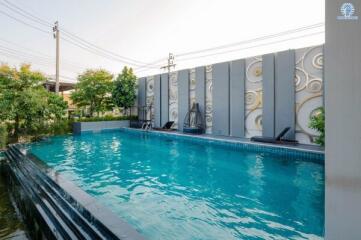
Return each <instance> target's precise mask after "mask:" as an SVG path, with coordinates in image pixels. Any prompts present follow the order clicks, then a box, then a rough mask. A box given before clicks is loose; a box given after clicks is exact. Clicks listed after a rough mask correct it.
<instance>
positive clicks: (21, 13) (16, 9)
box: [0, 0, 49, 27]
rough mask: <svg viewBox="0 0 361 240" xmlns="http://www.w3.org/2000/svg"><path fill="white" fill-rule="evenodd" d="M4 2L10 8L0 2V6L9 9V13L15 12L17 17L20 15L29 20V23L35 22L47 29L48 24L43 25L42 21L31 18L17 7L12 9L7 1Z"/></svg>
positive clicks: (31, 16)
mask: <svg viewBox="0 0 361 240" xmlns="http://www.w3.org/2000/svg"><path fill="white" fill-rule="evenodd" d="M4 1H5V2H6V3H7V4H9V5H10V6H9V5H7V4H6V3H5V2H0V4H1V5H2V6H4V7H6V8H7V9H9V10H10V11H13V12H16V13H17V14H19V15H21V16H23V17H26V18H28V19H30V20H31V21H33V22H36V23H38V24H41V25H43V26H46V27H49V25H48V24H46V23H44V22H43V21H41V20H39V19H38V18H37V17H35V16H33V15H31V14H29V13H27V12H25V11H24V10H22V9H20V8H18V7H13V6H11V5H13V4H12V3H10V2H8V1H6V0H4ZM24 12H25V13H24Z"/></svg>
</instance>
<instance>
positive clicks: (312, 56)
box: [143, 46, 323, 144]
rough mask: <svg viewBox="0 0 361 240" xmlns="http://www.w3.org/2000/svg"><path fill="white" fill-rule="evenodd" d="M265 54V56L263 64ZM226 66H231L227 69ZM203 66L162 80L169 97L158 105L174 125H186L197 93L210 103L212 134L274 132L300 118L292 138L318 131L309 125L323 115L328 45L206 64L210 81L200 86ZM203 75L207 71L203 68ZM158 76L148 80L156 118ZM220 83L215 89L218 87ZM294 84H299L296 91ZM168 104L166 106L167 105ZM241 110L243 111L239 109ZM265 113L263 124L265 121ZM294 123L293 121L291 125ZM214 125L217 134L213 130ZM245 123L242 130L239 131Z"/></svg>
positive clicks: (308, 138) (304, 139) (305, 139)
mask: <svg viewBox="0 0 361 240" xmlns="http://www.w3.org/2000/svg"><path fill="white" fill-rule="evenodd" d="M263 59H265V60H264V63H263ZM266 59H268V60H266ZM272 59H274V60H272ZM293 59H294V61H293ZM225 64H228V65H225ZM263 65H264V66H263ZM222 66H228V68H226V67H222ZM217 67H218V68H217ZM199 69H200V68H192V69H189V70H182V71H177V72H172V73H170V76H169V82H167V84H168V85H169V86H165V85H164V84H163V88H164V87H165V88H166V89H163V90H162V91H163V93H164V91H167V89H168V93H169V94H168V95H169V99H168V100H169V101H168V102H167V101H163V103H161V106H158V107H160V108H161V109H163V110H161V114H162V115H163V116H164V112H165V111H168V112H167V113H166V116H169V120H170V121H174V122H175V125H174V127H175V128H178V127H181V125H179V124H180V123H182V122H183V119H184V117H185V114H186V112H187V111H188V109H190V108H191V107H192V105H193V103H195V102H196V99H197V98H198V101H202V103H203V101H204V102H205V103H204V104H205V123H206V126H205V127H206V133H207V134H223V135H227V136H228V135H232V131H233V132H237V135H236V136H238V137H243V136H244V137H246V138H250V137H252V136H262V135H263V134H266V135H267V134H268V133H266V130H263V127H266V126H267V131H268V132H271V133H270V135H273V136H274V135H277V134H278V133H279V132H280V129H277V127H278V128H284V126H281V127H280V126H278V125H277V124H280V123H281V122H282V123H283V124H284V125H287V126H288V125H290V124H291V123H294V122H295V124H296V134H295V136H293V132H292V134H290V135H289V136H288V137H290V138H293V137H295V138H296V140H298V141H299V142H300V143H305V144H313V143H314V139H315V137H316V136H317V132H315V131H314V130H312V129H310V128H309V127H308V124H309V121H310V117H311V116H313V115H316V114H319V112H320V110H319V108H320V107H322V106H323V46H316V47H309V48H303V49H297V50H289V51H283V52H279V53H270V54H267V55H263V56H257V57H251V58H247V59H242V60H236V61H232V62H230V63H219V64H214V65H208V66H205V85H204V86H201V84H200V82H198V89H197V79H198V78H199V79H200V80H202V79H203V75H202V76H200V75H198V78H197V76H196V72H197V70H199ZM217 69H218V70H217ZM202 71H203V70H202ZM262 71H265V72H264V73H263V72H262ZM227 73H228V74H227ZM198 74H202V72H199V71H198ZM157 77H158V75H156V76H150V77H147V78H146V84H145V88H146V98H145V99H146V105H147V106H153V111H152V116H148V117H151V119H152V120H154V119H155V117H157V113H158V112H159V111H154V108H156V107H157V106H155V105H154V104H155V92H156V89H155V88H156V86H155V85H154V84H155V79H157ZM293 82H294V85H293ZM286 85H287V86H286ZM143 86H144V84H143ZM200 86H201V87H200ZM215 86H216V89H214V87H215ZM203 89H204V92H203ZM227 89H228V91H229V92H228V93H229V94H228V95H227V94H226V93H227ZM291 89H294V92H293V91H292V90H291ZM220 91H221V92H222V94H221V95H222V97H223V96H224V98H222V99H220V100H219V101H218V102H214V101H216V99H213V97H212V96H213V95H215V94H216V93H220ZM290 91H291V92H290ZM143 92H144V91H143ZM238 93H239V95H238ZM263 93H265V95H264V97H266V94H267V97H266V99H264V98H263ZM218 95H219V94H218ZM218 95H217V96H218ZM164 96H166V95H164ZM219 97H221V96H219ZM163 98H164V97H163ZM217 98H218V97H217ZM240 99H241V100H240ZM243 99H244V103H243ZM287 99H289V101H287ZM163 100H164V99H163ZM263 101H265V103H264V104H265V105H264V104H263ZM215 103H217V104H218V103H222V104H224V106H223V105H222V106H221V107H219V106H220V105H217V104H215ZM284 103H287V104H284ZM164 104H166V106H167V108H164ZM294 104H295V108H294V109H293V108H292V106H294ZM217 106H218V108H217ZM227 106H228V107H229V108H228V109H227ZM180 108H181V109H182V111H180ZM187 108H188V109H187ZM164 109H165V110H164ZM230 109H232V111H231V110H230ZM238 109H242V110H240V111H239V112H237V110H238ZM291 110H292V111H291ZM294 110H295V111H294ZM155 112H156V113H155ZM294 112H295V113H294ZM154 113H155V114H154ZM222 114H223V115H225V116H223V115H222ZM227 114H228V115H227ZM155 115H156V116H155ZM181 115H184V116H181ZM243 116H244V117H243ZM263 116H264V126H263V125H262V118H263ZM293 116H294V117H295V120H293ZM238 118H241V119H244V123H243V121H242V120H239V121H238V120H237V119H238ZM266 118H267V119H266ZM217 119H218V120H217ZM227 119H228V120H227ZM217 121H218V122H217ZM287 121H288V122H287ZM290 121H291V122H290ZM216 123H218V124H220V123H221V125H219V126H220V129H218V128H217V127H216V125H217V124H216ZM234 123H237V124H234ZM217 126H218V125H217ZM227 126H228V129H231V128H232V131H226V130H225V131H222V130H224V129H226V128H227ZM231 126H232V127H231ZM293 127H294V124H293V126H292V129H293ZM215 128H217V131H218V133H217V132H216V131H215V130H214V129H215ZM240 128H242V131H237V130H239V129H240ZM212 129H213V131H212ZM243 130H244V133H243ZM269 130H271V131H269Z"/></svg>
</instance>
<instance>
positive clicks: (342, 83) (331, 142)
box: [324, 0, 361, 240]
mask: <svg viewBox="0 0 361 240" xmlns="http://www.w3.org/2000/svg"><path fill="white" fill-rule="evenodd" d="M345 2H349V3H352V4H353V6H354V7H355V13H354V16H358V20H338V19H337V16H342V14H341V13H340V7H341V6H342V4H343V3H345ZM360 39H361V1H360V0H349V1H344V0H333V1H326V41H325V50H324V53H325V56H324V59H325V61H324V63H325V69H324V73H325V75H324V76H325V113H326V118H325V119H326V159H325V174H326V183H325V185H326V196H325V197H326V202H325V239H326V240H338V239H360V237H361V228H360V223H361V204H360V203H361V147H360V146H361V110H360V103H361V44H360V42H361V41H360Z"/></svg>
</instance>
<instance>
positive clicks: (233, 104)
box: [230, 59, 245, 137]
mask: <svg viewBox="0 0 361 240" xmlns="http://www.w3.org/2000/svg"><path fill="white" fill-rule="evenodd" d="M244 95H245V60H244V59H242V60H238V61H232V62H231V63H230V135H231V136H234V137H244V130H245V122H244V119H245V107H244V106H245V105H244V104H245V103H244V97H245V96H244Z"/></svg>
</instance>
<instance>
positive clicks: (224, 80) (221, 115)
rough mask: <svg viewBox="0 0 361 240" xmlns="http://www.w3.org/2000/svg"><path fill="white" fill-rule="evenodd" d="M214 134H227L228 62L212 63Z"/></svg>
mask: <svg viewBox="0 0 361 240" xmlns="http://www.w3.org/2000/svg"><path fill="white" fill-rule="evenodd" d="M212 133H213V134H214V135H223V136H228V135H229V63H228V62H226V63H217V64H214V65H213V127H212Z"/></svg>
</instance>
